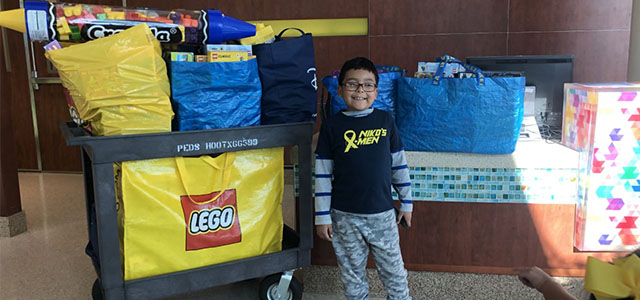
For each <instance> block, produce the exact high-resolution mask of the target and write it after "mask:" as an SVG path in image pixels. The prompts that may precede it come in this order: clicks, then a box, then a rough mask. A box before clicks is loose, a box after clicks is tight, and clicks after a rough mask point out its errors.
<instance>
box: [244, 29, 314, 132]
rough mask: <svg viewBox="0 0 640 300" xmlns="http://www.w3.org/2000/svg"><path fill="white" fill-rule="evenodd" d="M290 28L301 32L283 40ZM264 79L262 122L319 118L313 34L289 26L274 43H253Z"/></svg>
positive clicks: (275, 122) (277, 122)
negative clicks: (317, 114)
mask: <svg viewBox="0 0 640 300" xmlns="http://www.w3.org/2000/svg"><path fill="white" fill-rule="evenodd" d="M290 29H295V30H298V31H299V32H300V33H301V34H302V35H301V36H299V37H296V38H290V39H282V35H283V34H284V33H285V32H286V31H287V30H290ZM253 53H254V54H255V55H256V56H257V57H258V70H259V72H260V81H261V82H262V116H261V123H262V124H263V125H264V124H279V123H291V122H303V121H313V120H315V119H316V113H317V103H318V94H317V91H318V84H317V79H316V60H315V56H314V52H313V37H312V36H311V34H310V33H304V32H303V31H302V30H300V29H297V28H287V29H284V30H282V31H281V32H280V34H278V35H277V36H276V38H275V41H274V42H273V43H271V44H260V45H254V46H253Z"/></svg>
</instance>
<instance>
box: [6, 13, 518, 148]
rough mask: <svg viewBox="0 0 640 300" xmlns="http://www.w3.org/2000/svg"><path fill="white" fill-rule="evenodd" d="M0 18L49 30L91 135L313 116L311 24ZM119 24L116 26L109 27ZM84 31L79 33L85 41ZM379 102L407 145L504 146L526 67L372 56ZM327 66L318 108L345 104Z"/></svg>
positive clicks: (31, 30) (207, 17) (34, 31)
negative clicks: (394, 62) (515, 69)
mask: <svg viewBox="0 0 640 300" xmlns="http://www.w3.org/2000/svg"><path fill="white" fill-rule="evenodd" d="M0 26H3V27H8V28H12V29H15V30H18V31H23V32H26V33H27V35H28V37H29V38H30V39H31V40H36V41H51V43H50V44H48V45H47V46H45V49H47V52H46V54H45V55H46V57H47V59H48V60H49V61H51V62H52V64H53V65H54V66H55V67H56V68H57V69H58V72H59V74H60V78H61V80H62V83H63V86H64V87H65V89H66V90H67V96H68V99H67V100H68V103H69V106H70V108H71V111H72V112H71V114H72V116H73V117H74V119H75V120H76V121H77V122H78V123H80V124H82V126H83V127H84V128H86V129H87V130H88V131H90V132H91V134H93V135H121V134H139V133H150V132H166V131H185V130H201V129H213V128H231V127H243V126H256V125H266V124H278V123H288V122H301V121H311V120H315V117H316V110H317V109H316V102H317V100H316V99H317V80H316V74H315V71H316V68H315V58H314V57H315V56H314V52H313V40H312V37H311V34H309V33H304V32H303V31H302V30H299V29H295V28H293V30H298V31H300V33H301V35H300V36H299V37H297V38H291V39H286V40H285V39H281V36H282V35H283V34H284V33H285V31H286V30H288V29H285V30H283V31H282V32H280V33H279V34H278V35H275V34H274V32H273V30H272V28H271V27H270V26H265V25H264V24H256V25H254V24H250V23H247V22H243V21H240V20H236V19H234V18H231V17H228V16H225V15H224V14H222V13H221V12H220V11H216V10H209V9H207V10H199V11H197V10H184V9H174V10H155V9H128V8H121V7H111V6H105V5H85V4H66V3H49V2H31V1H28V2H26V3H25V8H24V9H20V10H11V11H5V12H0ZM116 33H118V34H116ZM80 42H83V43H80ZM378 67H379V70H380V71H379V75H380V80H379V83H378V91H379V94H378V97H377V99H376V101H375V102H374V103H373V107H374V108H377V109H382V110H387V111H389V112H391V114H392V116H394V117H395V120H396V125H397V127H398V130H399V133H400V135H401V136H402V139H403V142H404V143H405V145H404V146H405V150H409V151H439V152H467V153H482V154H507V153H512V152H513V151H514V150H515V145H516V142H517V140H518V137H519V132H520V126H521V123H522V117H523V99H524V85H525V79H524V77H523V76H522V74H517V73H506V72H501V73H495V72H493V73H492V72H484V71H482V70H480V69H478V68H476V67H474V66H472V65H469V64H466V63H464V62H462V61H460V60H458V59H456V58H454V57H451V56H449V55H444V56H442V57H439V58H437V59H436V61H431V62H429V61H426V62H419V63H418V65H417V72H416V73H415V74H414V77H405V74H406V70H404V69H403V68H401V67H398V66H378ZM337 80H338V74H337V72H334V73H332V74H331V75H330V76H327V77H324V78H323V80H322V81H323V83H324V87H325V88H327V90H328V98H327V101H326V102H324V103H323V105H322V106H321V107H322V108H323V114H322V115H323V116H324V117H328V116H329V115H330V114H335V113H336V112H338V111H340V110H341V109H344V108H346V105H345V104H344V102H343V101H342V99H340V97H339V96H338V94H337V88H338V82H337Z"/></svg>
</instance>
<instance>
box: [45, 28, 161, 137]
mask: <svg viewBox="0 0 640 300" xmlns="http://www.w3.org/2000/svg"><path fill="white" fill-rule="evenodd" d="M45 56H46V57H47V59H48V60H49V61H51V62H52V63H53V65H54V66H55V67H56V68H57V69H58V73H59V75H60V79H61V80H62V85H63V86H64V87H65V88H66V89H68V90H69V95H70V96H71V98H72V100H73V102H74V104H75V106H76V107H77V110H78V115H79V117H80V118H81V119H83V120H86V121H88V122H89V123H90V126H91V129H92V134H93V135H122V134H138V133H151V132H167V131H171V119H172V118H173V111H172V109H171V101H170V100H169V95H170V87H169V79H168V77H167V70H166V65H165V62H164V60H163V59H162V55H161V49H160V43H159V42H158V40H157V39H156V38H155V37H154V35H153V33H152V32H151V30H150V29H149V27H148V26H147V25H146V24H141V25H137V26H135V27H132V28H130V29H127V30H124V31H122V32H121V33H119V34H116V35H112V36H109V37H106V38H102V39H98V40H95V41H91V42H87V43H84V44H77V45H73V46H71V47H67V48H63V49H57V50H51V51H47V52H46V54H45Z"/></svg>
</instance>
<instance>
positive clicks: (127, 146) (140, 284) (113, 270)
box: [61, 122, 313, 300]
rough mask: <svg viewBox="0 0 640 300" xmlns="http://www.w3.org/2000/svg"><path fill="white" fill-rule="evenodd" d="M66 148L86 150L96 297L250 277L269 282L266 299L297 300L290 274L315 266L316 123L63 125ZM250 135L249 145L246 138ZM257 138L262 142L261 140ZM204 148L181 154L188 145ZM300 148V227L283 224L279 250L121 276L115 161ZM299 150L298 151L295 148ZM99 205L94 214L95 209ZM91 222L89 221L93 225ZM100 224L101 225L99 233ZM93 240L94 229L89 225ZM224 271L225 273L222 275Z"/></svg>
mask: <svg viewBox="0 0 640 300" xmlns="http://www.w3.org/2000/svg"><path fill="white" fill-rule="evenodd" d="M61 128H62V132H63V134H64V137H65V139H66V141H67V145H69V146H81V147H82V157H83V161H82V167H83V174H84V185H85V191H86V192H85V193H86V204H87V220H88V223H89V224H91V221H92V219H93V218H91V217H90V216H91V215H92V214H95V220H94V221H95V227H94V229H93V230H94V232H96V231H97V242H96V243H95V244H97V245H94V247H95V248H96V250H97V252H98V257H97V261H94V267H95V269H96V272H97V274H98V279H97V280H96V282H95V284H94V291H93V292H94V293H93V296H94V298H96V299H107V300H114V299H145V300H146V299H156V298H164V297H169V296H174V295H179V294H183V293H188V292H192V291H194V290H195V289H198V290H201V289H206V288H210V287H214V286H219V285H223V284H228V283H232V282H237V281H243V280H247V279H253V278H261V277H264V279H263V280H262V282H261V286H260V294H259V296H260V298H261V299H300V298H301V297H302V289H301V286H300V283H298V282H297V281H296V280H295V278H293V277H292V274H293V271H294V270H295V269H299V268H302V267H305V266H308V265H309V264H310V263H311V247H312V237H313V236H312V234H313V225H312V218H313V211H312V202H311V201H312V200H311V199H312V195H311V135H312V133H313V124H312V123H311V122H303V123H291V124H281V125H265V126H255V127H241V128H230V129H214V130H199V131H184V132H167V133H151V134H137V135H123V136H102V137H94V136H90V135H88V134H87V133H86V132H85V131H84V130H82V129H81V128H79V127H77V126H76V125H75V124H74V123H72V122H68V123H64V124H62V125H61ZM248 140H251V141H252V142H251V143H245V142H242V141H248ZM256 141H257V142H256ZM196 144H197V145H200V146H199V147H189V148H191V149H196V148H197V149H199V150H195V151H188V152H185V151H182V149H185V147H184V146H183V145H196ZM283 146H297V151H298V153H297V154H298V160H299V161H298V165H299V174H300V175H299V176H300V179H299V180H300V189H299V197H298V199H297V203H296V212H297V213H296V216H297V222H296V224H297V226H296V227H297V228H296V229H292V228H290V227H288V226H286V225H285V226H284V234H283V238H282V251H280V252H276V253H271V254H266V255H260V256H256V257H251V258H246V259H240V260H236V261H230V262H226V263H221V264H215V265H210V266H206V267H202V268H197V269H191V270H185V271H180V272H175V273H169V274H164V275H158V276H152V277H147V278H142V279H135V280H129V281H124V280H123V276H122V261H121V258H120V248H119V239H118V222H117V216H116V201H115V187H114V177H113V175H114V174H113V163H114V162H121V161H131V160H144V159H152V158H162V157H176V156H196V155H205V154H214V153H222V152H233V151H240V150H250V149H260V148H272V147H283ZM294 149H295V148H294ZM93 207H95V211H94V210H93ZM89 227H91V226H89ZM96 229H97V230H96ZM89 232H90V239H91V228H89ZM220 274H224V276H220Z"/></svg>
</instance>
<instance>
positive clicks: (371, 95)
mask: <svg viewBox="0 0 640 300" xmlns="http://www.w3.org/2000/svg"><path fill="white" fill-rule="evenodd" d="M338 95H339V96H340V97H342V99H344V103H345V104H347V111H358V110H365V109H367V108H369V107H370V106H371V104H372V103H373V101H374V100H376V97H377V96H378V86H377V83H376V77H375V76H374V74H373V73H371V72H370V71H367V70H349V71H347V74H345V76H344V81H343V82H342V83H341V84H340V85H339V86H338Z"/></svg>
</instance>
